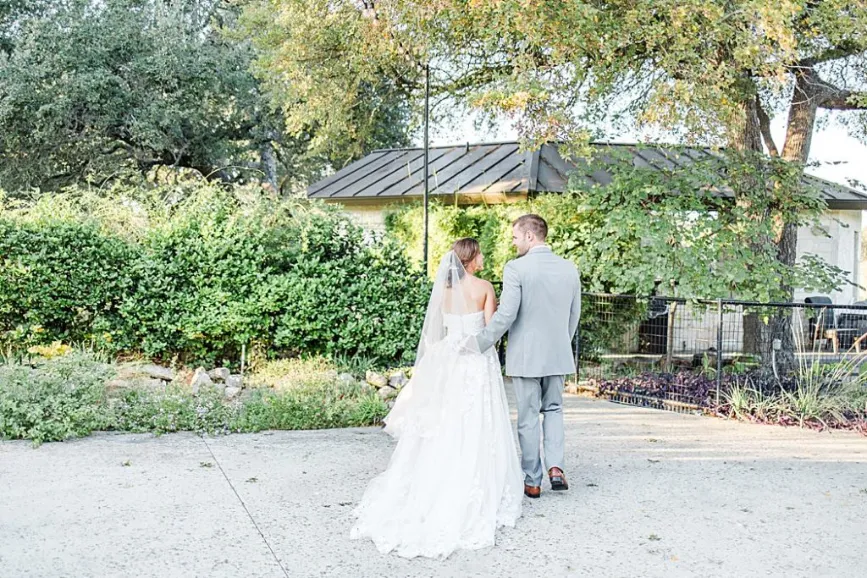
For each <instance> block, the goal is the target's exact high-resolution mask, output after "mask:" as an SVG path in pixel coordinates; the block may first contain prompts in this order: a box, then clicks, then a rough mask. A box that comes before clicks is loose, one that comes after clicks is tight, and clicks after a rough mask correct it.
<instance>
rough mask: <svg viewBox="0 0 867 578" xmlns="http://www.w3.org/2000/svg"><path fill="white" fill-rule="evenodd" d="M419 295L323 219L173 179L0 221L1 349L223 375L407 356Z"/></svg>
mask: <svg viewBox="0 0 867 578" xmlns="http://www.w3.org/2000/svg"><path fill="white" fill-rule="evenodd" d="M428 294H429V284H428V282H427V280H426V279H425V278H424V276H423V275H422V274H420V273H419V272H417V271H414V269H413V268H412V267H411V265H410V263H409V262H408V261H407V259H406V258H405V257H404V256H403V254H402V252H401V250H400V249H399V248H398V246H397V245H396V244H395V243H393V242H391V241H389V240H387V239H374V238H369V237H368V236H366V234H365V233H364V232H363V231H362V230H361V229H360V228H358V227H357V226H355V225H354V224H352V222H351V221H350V220H349V219H348V217H346V216H345V215H344V214H342V213H340V212H339V211H338V210H336V209H334V208H330V207H328V206H325V205H321V204H317V203H312V204H311V203H306V202H303V201H292V200H277V199H273V198H271V197H268V196H267V195H265V194H264V193H263V192H262V191H261V190H258V189H254V188H250V189H242V188H233V189H223V188H220V187H218V186H215V185H210V184H202V183H182V184H180V185H177V186H173V187H157V188H155V189H153V190H144V189H129V190H127V189H117V190H114V191H112V193H111V195H110V197H107V198H102V197H99V196H98V195H95V194H93V193H90V192H87V191H82V190H77V189H72V190H69V191H67V193H66V194H64V195H56V196H51V197H43V198H42V199H40V200H38V201H37V202H36V203H35V204H31V205H26V206H24V205H16V206H14V207H13V206H7V207H6V208H4V209H2V210H0V342H5V343H6V344H12V345H15V346H30V345H34V344H37V345H38V344H45V343H50V342H52V341H55V340H63V341H67V342H84V341H91V342H94V343H97V344H99V345H100V346H101V347H104V348H106V349H108V350H111V351H113V352H115V353H128V352H134V353H143V354H144V355H146V356H148V357H153V358H162V359H177V360H178V361H181V362H197V363H209V364H213V363H219V364H221V365H237V364H238V363H239V360H240V356H241V348H242V346H244V345H247V346H249V348H250V349H256V350H258V351H262V352H266V354H268V355H270V356H276V355H279V354H283V355H300V354H317V353H321V354H326V355H329V356H337V355H341V356H345V357H351V356H362V357H365V358H368V359H371V360H375V361H376V362H377V363H378V364H380V365H391V364H394V363H395V362H400V361H410V360H411V359H412V358H413V356H414V353H415V347H416V340H417V338H418V335H419V333H420V329H421V323H422V321H423V316H424V307H425V302H426V300H427V297H428Z"/></svg>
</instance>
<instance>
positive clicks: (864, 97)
mask: <svg viewBox="0 0 867 578" xmlns="http://www.w3.org/2000/svg"><path fill="white" fill-rule="evenodd" d="M828 86H829V87H830V88H833V89H834V90H833V91H832V92H829V93H828V96H826V97H825V98H823V99H822V100H820V101H819V108H824V109H826V110H867V105H865V104H859V103H858V102H856V101H858V100H860V101H861V102H864V103H867V92H858V91H853V90H845V89H841V88H837V87H834V86H831V85H828Z"/></svg>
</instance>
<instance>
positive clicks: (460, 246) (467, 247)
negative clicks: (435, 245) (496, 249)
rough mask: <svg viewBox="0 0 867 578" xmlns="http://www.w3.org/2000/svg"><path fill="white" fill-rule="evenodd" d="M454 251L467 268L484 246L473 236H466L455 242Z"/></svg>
mask: <svg viewBox="0 0 867 578" xmlns="http://www.w3.org/2000/svg"><path fill="white" fill-rule="evenodd" d="M452 251H454V252H455V255H457V257H458V259H460V260H461V264H462V265H463V266H464V269H466V268H467V267H468V266H469V264H470V263H472V262H473V259H475V258H476V257H478V256H479V253H481V252H482V248H481V247H480V246H479V242H478V241H476V240H475V239H473V238H472V237H464V238H463V239H458V240H457V241H455V244H454V245H452Z"/></svg>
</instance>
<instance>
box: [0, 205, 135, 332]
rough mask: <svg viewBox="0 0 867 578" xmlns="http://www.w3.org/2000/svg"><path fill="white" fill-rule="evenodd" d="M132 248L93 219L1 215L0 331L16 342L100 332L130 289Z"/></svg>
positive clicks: (116, 312)
mask: <svg viewBox="0 0 867 578" xmlns="http://www.w3.org/2000/svg"><path fill="white" fill-rule="evenodd" d="M137 253H138V251H137V249H136V247H134V246H132V245H130V244H128V243H126V242H125V241H124V240H123V239H120V238H117V237H115V236H113V235H111V234H104V233H103V232H101V231H100V230H99V229H97V228H96V227H95V226H94V225H93V224H91V223H87V222H68V221H60V220H54V221H39V220H34V221H20V220H16V219H10V218H8V217H6V216H4V215H2V213H0V331H5V333H6V334H5V339H4V340H6V341H12V342H15V343H17V344H19V345H30V344H33V343H45V342H48V341H50V340H55V339H56V340H62V341H67V342H69V341H80V340H83V339H84V338H85V336H87V335H92V334H99V333H102V332H103V331H107V330H108V329H109V328H110V326H111V324H112V322H113V321H114V320H115V319H116V317H117V315H118V312H119V309H120V307H121V304H122V301H123V298H124V296H125V295H127V294H129V292H130V290H131V289H132V284H133V281H132V278H131V277H130V275H129V272H130V268H131V266H132V264H133V263H134V262H135V261H136V259H137V256H138V255H137Z"/></svg>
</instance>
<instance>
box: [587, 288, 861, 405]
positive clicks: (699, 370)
mask: <svg viewBox="0 0 867 578" xmlns="http://www.w3.org/2000/svg"><path fill="white" fill-rule="evenodd" d="M577 345H578V346H577V348H576V352H577V353H576V365H577V377H578V381H579V383H584V384H591V385H593V386H594V387H597V388H600V389H603V390H604V389H605V388H606V387H609V385H610V382H611V381H612V380H620V385H619V386H618V387H617V388H611V389H612V391H611V392H609V393H613V394H615V395H614V397H616V398H619V399H621V400H622V401H628V402H631V403H638V402H641V403H642V404H647V405H667V406H673V407H671V408H672V409H676V406H678V404H680V405H682V406H683V407H689V406H698V405H702V403H703V402H704V401H705V400H706V399H707V396H709V395H714V393H716V395H719V390H720V387H721V385H722V383H723V381H724V380H725V379H726V378H727V376H734V375H739V374H746V373H748V372H752V371H765V372H768V373H773V374H774V376H775V377H776V378H785V376H786V375H788V374H791V373H793V372H796V371H797V370H798V369H799V368H805V367H813V366H815V365H816V364H832V363H837V362H840V361H845V360H846V359H857V360H858V362H859V363H860V360H862V359H863V357H864V356H863V355H862V350H865V351H867V306H863V305H835V304H833V303H831V300H830V299H829V298H827V297H813V298H808V299H805V302H803V303H758V302H747V301H735V300H723V299H719V300H703V299H696V300H686V299H675V298H668V297H647V298H644V297H635V296H626V295H605V294H585V295H584V296H583V299H582V316H581V325H580V329H579V332H578V336H577ZM648 374H653V375H656V376H657V378H656V379H654V380H652V381H649V380H643V381H642V380H640V379H633V380H625V379H624V378H637V377H638V376H642V375H648ZM659 376H662V378H659ZM630 381H631V383H634V384H635V385H629V386H628V387H623V385H622V384H623V382H630ZM651 389H652V390H653V391H651ZM714 389H715V390H716V392H714V391H713V390H714ZM642 400H644V401H643V402H642Z"/></svg>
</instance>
